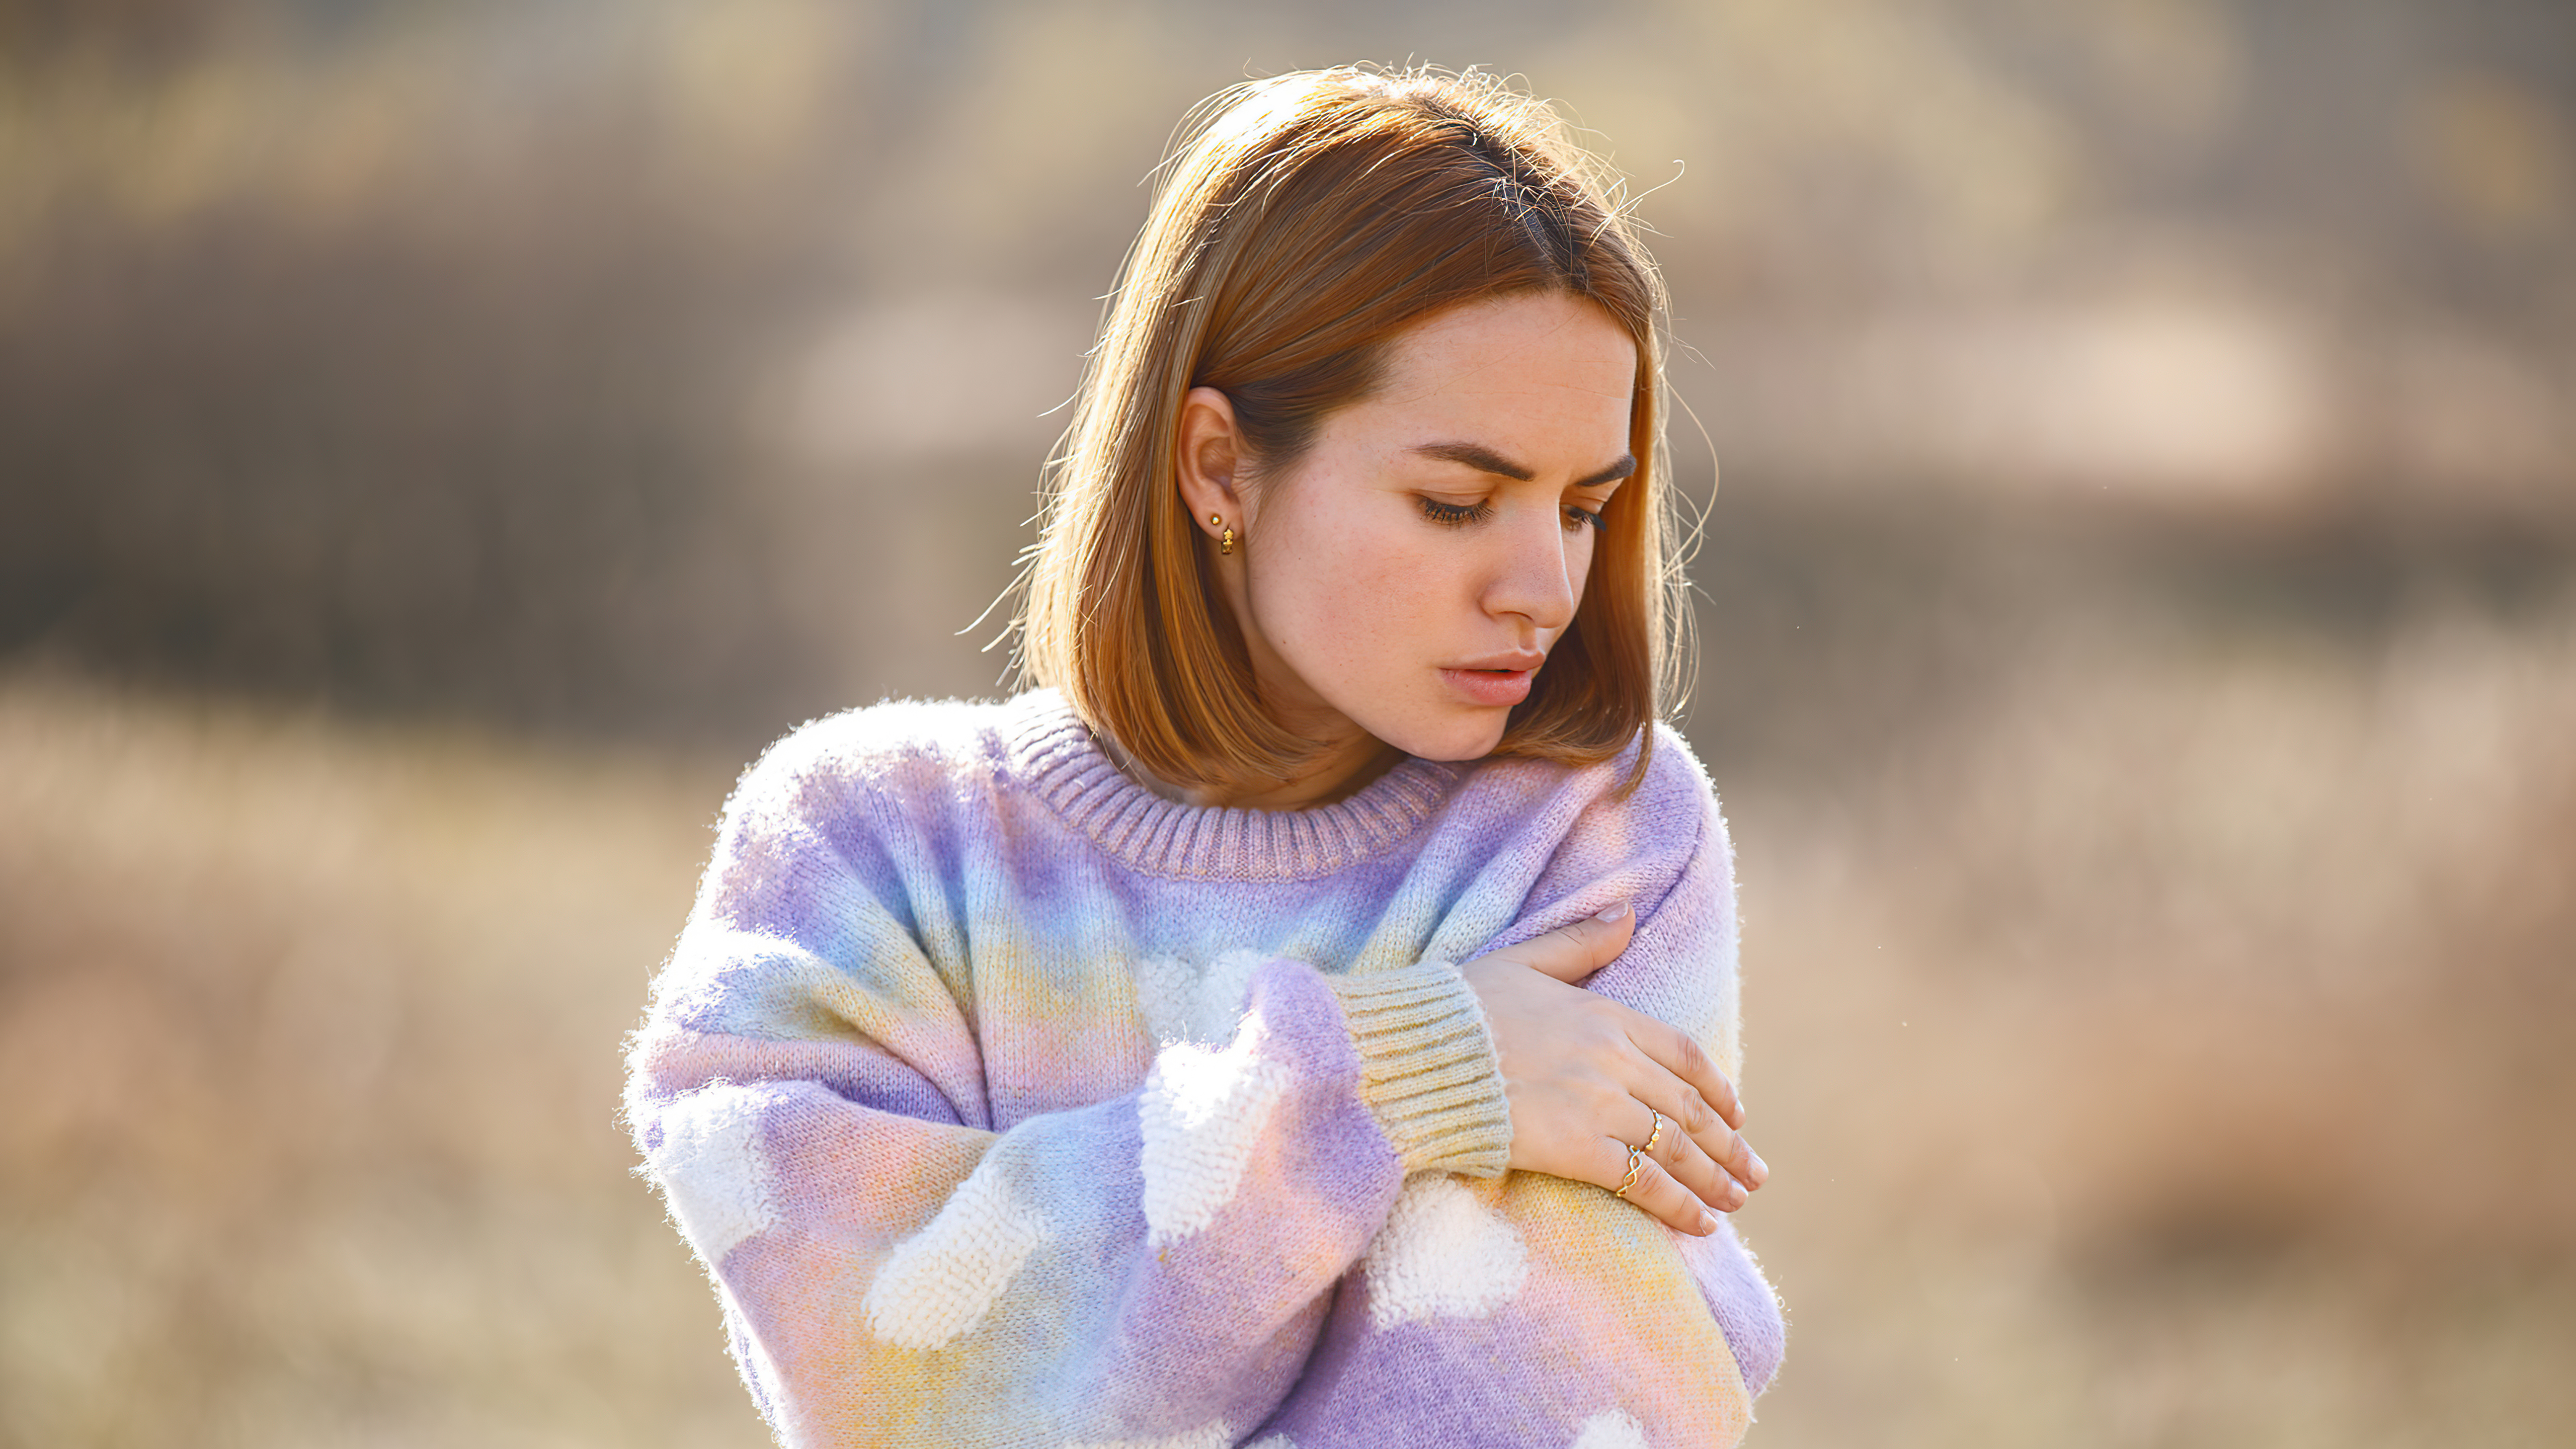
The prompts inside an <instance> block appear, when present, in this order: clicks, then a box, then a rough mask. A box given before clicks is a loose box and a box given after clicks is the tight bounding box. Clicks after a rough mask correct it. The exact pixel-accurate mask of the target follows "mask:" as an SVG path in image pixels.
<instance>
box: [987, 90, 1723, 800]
mask: <svg viewBox="0 0 2576 1449" xmlns="http://www.w3.org/2000/svg"><path fill="white" fill-rule="evenodd" d="M1156 175H1157V179H1158V190H1157V194H1156V198H1155V202H1154V205H1153V209H1152V212H1151V214H1150V216H1149V218H1148V220H1147V221H1146V224H1145V227H1144V229H1143V231H1142V233H1141V234H1140V235H1139V237H1138V239H1137V242H1136V245H1135V247H1134V249H1133V251H1132V252H1131V253H1130V254H1129V256H1128V259H1127V262H1126V265H1125V266H1124V268H1123V269H1122V272H1121V275H1120V278H1119V284H1118V286H1117V288H1116V289H1115V290H1114V291H1113V293H1112V294H1111V301H1110V305H1109V307H1108V311H1107V315H1106V317H1105V318H1104V321H1103V326H1102V331H1101V340H1100V343H1099V346H1098V347H1097V348H1096V349H1095V350H1094V352H1093V354H1092V357H1091V362H1090V367H1089V371H1088V374H1087V375H1086V377H1085V379H1084V382H1083V387H1082V391H1081V393H1080V395H1079V397H1078V400H1077V403H1076V406H1075V409H1074V414H1073V417H1072V419H1071V422H1070V425H1069V426H1068V428H1067V430H1066V434H1065V441H1064V442H1063V444H1062V445H1060V446H1059V448H1058V449H1057V451H1056V454H1055V460H1054V462H1053V463H1052V464H1051V465H1050V470H1049V478H1048V487H1047V492H1046V502H1045V506H1044V510H1043V512H1042V514H1041V519H1042V522H1041V530H1040V540H1039V543H1038V545H1037V546H1036V548H1035V549H1034V550H1032V551H1031V553H1030V554H1029V555H1028V557H1027V559H1026V565H1025V572H1024V574H1023V578H1022V583H1021V585H1020V588H1021V590H1022V594H1023V599H1024V604H1023V609H1022V612H1021V616H1020V620H1019V624H1018V630H1017V646H1018V662H1019V664H1020V667H1021V669H1022V672H1023V674H1024V676H1025V677H1026V678H1027V679H1028V680H1030V681H1032V682H1035V683H1040V684H1052V685H1056V686H1058V687H1060V688H1062V689H1063V690H1064V691H1065V692H1066V694H1067V695H1068V697H1069V698H1070V699H1071V700H1072V701H1073V703H1074V706H1075V708H1076V709H1077V710H1079V711H1080V712H1081V714H1082V715H1083V717H1084V718H1085V719H1086V720H1088V721H1089V722H1090V723H1091V724H1092V725H1093V727H1094V728H1095V729H1098V730H1100V731H1102V732H1103V733H1105V734H1107V735H1109V736H1111V737H1112V738H1114V739H1115V740H1117V741H1118V743H1119V744H1120V746H1121V747H1122V748H1123V749H1125V750H1127V751H1128V752H1129V753H1130V755H1131V756H1132V757H1133V758H1134V759H1135V760H1136V761H1137V762H1138V763H1139V764H1141V765H1142V766H1143V767H1145V768H1146V769H1148V770H1150V771H1151V772H1153V773H1154V774H1155V775H1156V776H1158V777H1160V778H1162V779H1164V780H1167V781H1171V782H1173V783H1176V784H1181V785H1185V786H1222V785H1230V784H1237V783H1247V782H1253V781H1264V780H1270V781H1275V780H1280V779H1288V778H1293V777H1295V776H1296V775H1297V774H1298V773H1299V771H1300V769H1301V768H1302V766H1303V765H1304V764H1305V763H1306V762H1307V761H1308V760H1310V759H1311V758H1312V757H1313V752H1314V750H1315V748H1316V746H1315V745H1314V744H1313V742H1311V741H1308V740H1305V739H1302V738H1299V737H1297V736H1294V735H1292V734H1291V733H1290V732H1289V731H1287V730H1286V729H1284V728H1283V727H1282V726H1280V725H1279V724H1278V723H1277V722H1276V721H1275V720H1274V719H1272V718H1271V717H1270V715H1269V713H1268V711H1267V710H1266V709H1265V708H1264V707H1263V705H1262V703H1261V701H1260V699H1259V698H1258V695H1257V693H1256V690H1255V688H1254V685H1253V681H1252V677H1251V670H1250V665H1249V660H1248V657H1247V655H1246V653H1245V650H1244V646H1243V643H1242V640H1241V638H1240V635H1239V631H1237V630H1236V628H1235V626H1234V623H1233V621H1232V620H1231V619H1230V618H1229V617H1227V615H1226V611H1225V607H1224V605H1223V604H1222V603H1221V602H1219V601H1218V599H1217V596H1216V593H1215V590H1214V588H1213V586H1212V583H1213V581H1212V579H1211V578H1210V576H1209V575H1208V573H1207V568H1208V562H1207V560H1206V558H1205V557H1204V554H1205V550H1206V549H1207V547H1209V545H1208V544H1207V542H1206V540H1205V539H1204V538H1203V537H1202V536H1201V534H1200V532H1199V530H1198V529H1197V528H1196V526H1195V520H1193V519H1192V518H1191V517H1190V516H1188V514H1187V512H1186V511H1185V510H1184V509H1183V507H1182V505H1181V502H1180V498H1179V496H1178V490H1177V488H1176V486H1175V476H1176V475H1175V469H1176V467H1177V458H1176V456H1175V452H1174V449H1175V447H1176V442H1175V432H1176V428H1177V420H1178V416H1179V410H1180V405H1181V402H1182V399H1183V397H1184V396H1185V394H1186V393H1187V392H1188V391H1189V389H1190V388H1192V387H1198V386H1206V387H1213V388H1216V389H1218V390H1219V391H1221V392H1223V393H1225V394H1226V396H1227V398H1228V400H1229V402H1231V403H1232V404H1233V407H1234V411H1235V416H1236V420H1237V424H1238V426H1239V427H1240V428H1241V430H1242V434H1243V436H1244V438H1245V440H1246V442H1247V444H1248V446H1249V448H1250V451H1251V454H1252V457H1251V459H1250V460H1249V461H1250V473H1249V478H1250V481H1251V483H1252V485H1253V486H1256V487H1257V486H1260V484H1261V481H1262V480H1263V479H1265V478H1270V477H1276V476H1278V475H1280V474H1281V473H1284V472H1285V471H1287V470H1288V469H1290V468H1291V467H1293V466H1294V464H1295V463H1296V461H1297V460H1298V458H1299V457H1300V456H1301V454H1302V452H1303V450H1304V448H1305V447H1306V446H1307V445H1308V443H1309V442H1310V441H1311V440H1312V438H1313V436H1314V434H1315V430H1316V428H1317V427H1318V426H1320V424H1321V423H1322V421H1323V419H1324V418H1325V417H1327V416H1329V415H1330V414H1331V413H1332V412H1333V411H1335V410H1336V409H1338V408H1341V407H1346V406H1348V405H1350V404H1351V403H1354V402H1357V401H1359V400H1360V399H1362V398H1364V397H1366V396H1368V394H1369V393H1370V391H1371V390H1372V389H1373V388H1374V387H1375V386H1376V385H1377V383H1378V380H1379V376H1380V369H1381V363H1382V361H1383V358H1384V356H1385V352H1386V349H1387V347H1388V346H1389V345H1391V343H1392V341H1393V339H1394V338H1395V337H1396V336H1397V335H1399V334H1400V333H1402V332H1403V331H1404V330H1405V329H1406V328H1408V327H1410V326H1412V325H1413V324H1415V323H1417V322H1419V321H1421V320H1423V319H1425V318H1427V317H1429V316H1431V315H1433V314H1435V313H1438V312H1441V311H1445V310H1447V309H1450V308H1453V307H1458V306H1463V305H1467V304H1470V303H1473V302H1477V301H1481V300H1487V299H1492V298H1497V297H1503V296H1510V295H1516V294H1523V293H1529V292H1542V291H1558V292H1564V293H1567V294H1569V295H1573V296H1578V297H1581V298H1583V299H1585V300H1587V301H1590V302H1592V303H1593V304H1595V305H1597V306H1599V307H1600V308H1601V309H1602V311H1603V312H1604V313H1605V314H1606V315H1608V316H1609V317H1610V318H1611V319H1612V320H1613V321H1614V322H1616V323H1617V324H1618V325H1619V326H1620V327H1621V328H1622V329H1623V330H1624V331H1626V332H1627V333H1628V335H1629V337H1630V338H1631V340H1632V341H1633V342H1634V343H1635V344H1636V347H1637V353H1638V370H1637V378H1636V385H1635V390H1634V393H1633V401H1632V406H1631V413H1630V435H1631V436H1630V451H1631V453H1632V454H1633V455H1634V456H1636V457H1637V458H1638V459H1639V466H1638V470H1637V473H1636V475H1635V477H1634V478H1633V479H1632V480H1631V481H1630V483H1629V484H1628V486H1627V487H1626V488H1624V489H1622V491H1621V492H1620V494H1619V496H1618V497H1617V498H1616V499H1615V500H1614V502H1613V503H1612V505H1611V506H1610V507H1609V508H1608V509H1607V510H1605V512H1604V515H1603V535H1602V539H1601V543H1600V545H1599V548H1598V551H1597V553H1596V555H1595V559H1594V564H1593V568H1592V572H1591V576H1590V577H1589V579H1588V580H1587V582H1586V587H1585V591H1584V595H1583V598H1582V600H1581V602H1580V606H1579V608H1578V610H1577V614H1576V618H1575V621H1574V624H1573V625H1572V626H1571V627H1570V628H1569V629H1568V630H1567V632H1566V633H1565V635H1564V636H1563V637H1562V639H1560V641H1559V642H1558V643H1557V645H1556V647H1555V650H1554V651H1553V653H1552V654H1551V657H1550V662H1549V665H1548V667H1547V669H1546V670H1545V671H1544V672H1543V673H1542V674H1541V675H1540V676H1539V679H1538V681H1537V683H1536V685H1535V687H1534V688H1533V690H1532V692H1531V695H1530V697H1529V699H1528V700H1527V701H1525V702H1524V703H1523V704H1522V705H1521V706H1519V707H1518V708H1517V709H1515V711H1514V712H1513V716H1512V721H1511V725H1510V728H1509V729H1508V730H1507V731H1506V733H1505V735H1504V737H1503V740H1502V743H1501V745H1500V746H1499V752H1500V753H1504V754H1514V755H1522V756H1531V757H1537V758H1545V759H1551V760H1556V761H1560V762H1563V763H1568V764H1590V763H1598V762H1601V761H1605V760H1608V759H1610V758H1612V757H1614V756H1616V755H1618V754H1619V753H1620V752H1621V751H1623V750H1625V749H1627V748H1628V747H1629V746H1630V745H1631V744H1632V743H1639V744H1640V745H1641V748H1640V750H1639V757H1638V759H1637V763H1636V767H1635V774H1634V775H1632V777H1631V778H1632V779H1635V778H1642V777H1643V772H1644V770H1645V767H1646V760H1645V755H1646V753H1647V750H1648V748H1650V745H1651V739H1652V736H1651V733H1650V732H1646V731H1645V726H1646V725H1647V724H1648V723H1649V722H1650V721H1651V720H1653V719H1654V718H1655V717H1656V716H1657V714H1658V713H1659V712H1660V711H1661V708H1662V707H1663V706H1664V704H1665V703H1666V701H1668V700H1669V699H1670V698H1671V686H1672V684H1673V682H1674V674H1675V672H1676V661H1677V656H1678V655H1679V654H1681V653H1682V652H1683V646H1684V644H1685V643H1686V639H1685V636H1684V635H1683V634H1682V629H1683V627H1684V625H1685V622H1686V620H1687V618H1688V610H1687V608H1686V607H1684V606H1683V603H1682V591H1683V589H1684V588H1685V584H1684V581H1683V579H1682V576H1681V572H1680V567H1679V565H1680V553H1679V551H1678V550H1677V549H1676V548H1675V546H1674V545H1675V542H1676V538H1677V535H1678V534H1679V532H1680V530H1679V528H1678V526H1677V523H1676V520H1675V519H1674V518H1673V517H1672V508H1673V500H1672V498H1671V490H1670V489H1669V488H1667V487H1666V486H1665V482H1664V479H1665V476H1666V474H1667V473H1668V472H1669V459H1668V455H1667V454H1666V452H1665V449H1664V446H1663V441H1664V438H1663V433H1664V427H1663V419H1664V416H1665V414H1664V406H1665V389H1664V381H1663V371H1662V357H1663V336H1664V326H1663V317H1664V295H1663V287H1662V282H1661V279H1660V278H1659V276H1658V275H1657V273H1656V271H1655V268H1654V264H1653V262H1652V260H1651V259H1650V258H1649V257H1648V256H1647V254H1646V252H1645V249H1644V246H1643V243H1642V241H1641V239H1640V236H1639V229H1638V227H1637V225H1636V223H1635V221H1634V219H1633V200H1632V199H1631V198H1629V197H1628V195H1627V188H1626V187H1625V185H1624V183H1622V182H1621V181H1619V179H1618V178H1617V177H1616V175H1615V174H1614V173H1613V172H1612V171H1611V170H1610V168H1609V167H1608V166H1607V164H1606V163H1605V162H1603V161H1602V160H1601V159H1600V158H1599V157H1598V156H1596V155H1594V154H1592V153H1590V152H1589V151H1587V150H1585V149H1584V148H1583V147H1582V146H1581V145H1580V144H1578V143H1577V142H1576V141H1575V140H1574V139H1573V137H1572V135H1571V133H1570V131H1569V129H1568V127H1567V126H1566V124H1565V123H1564V121H1563V120H1562V119H1561V118H1559V117H1558V116H1557V115H1556V113H1555V112H1554V111H1553V110H1551V109H1550V108H1549V107H1548V106H1547V105H1546V104H1545V103H1544V102H1541V101H1539V100H1537V99H1534V98H1532V97H1531V96H1529V95H1527V94H1525V93H1523V92H1521V91H1518V90H1515V89H1513V88H1512V87H1511V86H1509V85H1508V84H1506V83H1505V82H1504V81H1503V80H1501V79H1500V78H1498V77H1494V76H1491V75H1487V74H1482V73H1478V72H1475V71H1468V72H1464V73H1456V74H1452V73H1448V72H1443V71H1438V70H1434V69H1430V68H1427V67H1416V68H1410V69H1406V70H1403V71H1380V70H1370V69H1364V68H1359V67H1342V68H1338V69H1334V70H1327V71H1310V72H1301V73H1297V74H1292V75H1285V76H1278V77H1273V78H1270V79H1267V80H1259V81H1252V82H1247V83H1245V84H1243V85H1240V86H1236V87H1233V88H1231V89H1229V90H1227V91H1224V92H1221V93H1220V94H1219V95H1217V96H1215V97H1211V98H1210V100H1209V101H1207V102H1206V103H1203V104H1202V105H1201V106H1199V107H1197V108H1195V109H1194V110H1193V111H1192V112H1191V114H1190V116H1189V117H1188V118H1187V120H1186V121H1185V122H1184V125H1183V127H1182V130H1181V132H1180V133H1179V136H1178V139H1177V141H1176V144H1175V145H1174V147H1173V149H1172V152H1171V155H1170V156H1169V157H1168V158H1167V159H1166V160H1165V162H1164V163H1163V164H1162V165H1161V166H1160V167H1159V168H1157V173H1156Z"/></svg>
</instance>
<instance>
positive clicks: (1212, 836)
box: [1002, 689, 1461, 881]
mask: <svg viewBox="0 0 2576 1449" xmlns="http://www.w3.org/2000/svg"><path fill="white" fill-rule="evenodd" d="M1002 734H1003V739H1004V743H1005V747H1006V748H1007V749H1008V750H1009V752H1010V760H1011V766H1012V773H1013V774H1015V775H1016V776H1018V778H1019V780H1020V782H1021V783H1022V784H1023V785H1025V786H1026V787H1027V788H1028V789H1029V791H1030V792H1031V793H1032V794H1034V795H1036V796H1037V797H1038V798H1039V799H1041V800H1044V801H1045V802H1046V803H1047V804H1048V805H1049V806H1050V807H1052V808H1053V809H1054V810H1055V812H1056V813H1057V814H1058V815H1061V816H1063V817H1064V820H1065V822H1066V823H1067V824H1069V825H1071V826H1073V827H1074V828H1075V829H1077V830H1080V831H1081V832H1083V833H1084V834H1085V835H1088V836H1090V837H1091V839H1092V840H1093V841H1094V842H1096V843H1097V844H1098V845H1099V846H1100V848H1101V849H1102V850H1105V851H1107V852H1108V853H1109V854H1110V855H1112V856H1114V857H1116V858H1117V859H1118V860H1120V861H1122V862H1124V863H1125V864H1127V865H1129V866H1131V867H1133V868H1134V869H1136V870H1139V871H1144V872H1147V873H1150V874H1154V875H1167V876H1185V877H1189V878H1192V879H1199V880H1240V881H1280V880H1314V879H1317V878H1319V877H1322V876H1328V875H1331V874H1333V873H1334V872H1335V871H1338V870H1342V869H1345V868H1347V867H1349V866H1352V865H1356V864H1358V863H1359V862H1361V861H1364V860H1367V859H1369V858H1370V857H1371V856H1374V855H1378V854H1381V853H1383V852H1384V851H1386V850H1388V849H1391V848H1392V847H1394V846H1396V845H1398V844H1400V843H1401V842H1402V841H1403V840H1404V839H1405V838H1406V837H1407V836H1409V835H1411V834H1412V833H1413V832H1414V831H1415V830H1417V829H1419V828H1420V827H1421V826H1422V824H1423V822H1425V821H1427V820H1429V819H1430V818H1431V817H1432V815H1433V814H1434V813H1435V812H1437V810H1438V809H1439V807H1440V802H1441V800H1442V799H1443V798H1444V797H1445V796H1446V795H1447V794H1448V793H1449V790H1450V787H1451V786H1452V785H1454V784H1456V783H1457V780H1458V778H1459V775H1460V774H1461V770H1460V769H1459V767H1457V766H1454V765H1444V764H1439V763H1437V762H1434V761H1431V760H1420V759H1415V758H1413V757H1412V756H1409V755H1408V756H1406V757H1405V758H1404V759H1403V760H1401V761H1399V762H1398V763H1397V764H1396V765H1395V767H1394V768H1393V769H1390V770H1388V771H1387V772H1386V773H1385V774H1383V775H1380V776H1379V777H1377V778H1376V779H1375V780H1372V781H1370V782H1369V784H1368V785H1367V786H1366V787H1365V788H1363V789H1361V790H1359V791H1358V792H1357V793H1355V794H1353V795H1351V796H1349V797H1348V798H1346V799H1342V800H1337V801H1334V802H1333V803H1332V804H1330V805H1318V806H1315V807H1313V808H1312V809H1307V810H1245V809H1239V808H1236V807H1233V806H1204V805H1184V804H1181V803H1180V802H1178V801H1174V800H1166V799H1164V798H1163V797H1162V796H1160V795H1157V794H1155V793H1154V792H1153V791H1151V790H1148V789H1146V788H1145V787H1144V786H1142V785H1139V784H1137V783H1136V782H1135V781H1134V780H1132V779H1129V778H1128V777H1127V774H1126V772H1124V771H1122V770H1120V769H1119V768H1118V766H1117V763H1116V762H1115V761H1113V760H1111V759H1110V758H1109V756H1108V754H1107V753H1106V752H1105V751H1103V750H1102V749H1101V748H1100V743H1099V741H1097V740H1095V739H1093V738H1092V735H1091V730H1090V728H1089V727H1088V726H1086V725H1085V724H1083V722H1082V719H1081V717H1080V716H1078V715H1076V714H1075V713H1074V712H1073V707H1072V706H1071V705H1069V704H1067V703H1066V702H1065V699H1064V696H1063V695H1062V694H1061V693H1059V692H1058V691H1056V690H1052V689H1042V690H1037V691H1034V692H1032V693H1030V694H1026V695H1023V696H1021V697H1020V698H1019V699H1017V700H1015V701H1013V702H1012V705H1011V708H1010V712H1009V714H1008V716H1007V718H1006V719H1005V722H1004V724H1003V728H1002Z"/></svg>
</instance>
